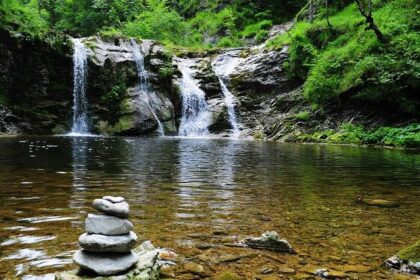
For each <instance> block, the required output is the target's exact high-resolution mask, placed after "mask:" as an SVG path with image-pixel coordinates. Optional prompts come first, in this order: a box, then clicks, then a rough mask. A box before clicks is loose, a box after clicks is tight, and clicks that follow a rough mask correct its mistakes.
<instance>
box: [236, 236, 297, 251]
mask: <svg viewBox="0 0 420 280" xmlns="http://www.w3.org/2000/svg"><path fill="white" fill-rule="evenodd" d="M235 245H237V246H239V247H249V248H254V249H264V250H270V251H275V252H286V253H293V252H294V250H293V248H292V246H291V245H290V244H289V242H288V241H287V240H285V239H280V238H279V235H278V233H277V232H275V231H267V232H265V233H263V234H262V235H261V236H260V237H249V238H245V239H243V240H241V241H239V242H238V243H236V244H235Z"/></svg>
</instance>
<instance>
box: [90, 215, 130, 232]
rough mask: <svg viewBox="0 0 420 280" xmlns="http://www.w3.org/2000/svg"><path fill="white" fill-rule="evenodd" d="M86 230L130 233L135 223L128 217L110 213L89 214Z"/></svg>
mask: <svg viewBox="0 0 420 280" xmlns="http://www.w3.org/2000/svg"><path fill="white" fill-rule="evenodd" d="M85 229H86V232H88V233H97V234H104V235H122V234H128V233H129V232H130V231H131V230H132V229H133V224H132V223H131V222H130V221H129V220H127V219H121V218H118V217H113V216H108V215H95V214H89V215H88V217H87V219H86V225H85Z"/></svg>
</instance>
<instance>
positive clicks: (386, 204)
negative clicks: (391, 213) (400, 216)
mask: <svg viewBox="0 0 420 280" xmlns="http://www.w3.org/2000/svg"><path fill="white" fill-rule="evenodd" d="M357 202H358V203H361V204H365V205H368V206H377V207H383V208H395V207H399V206H400V204H399V203H398V202H395V201H390V200H386V199H363V198H361V197H359V198H357Z"/></svg>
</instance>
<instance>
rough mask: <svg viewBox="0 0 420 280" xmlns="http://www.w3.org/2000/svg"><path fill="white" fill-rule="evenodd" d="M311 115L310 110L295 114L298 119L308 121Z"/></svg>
mask: <svg viewBox="0 0 420 280" xmlns="http://www.w3.org/2000/svg"><path fill="white" fill-rule="evenodd" d="M310 117H311V112H309V111H301V112H299V113H297V114H295V115H294V118H295V119H296V120H298V121H307V120H309V119H310Z"/></svg>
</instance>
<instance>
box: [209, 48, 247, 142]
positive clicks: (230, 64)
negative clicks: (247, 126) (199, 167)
mask: <svg viewBox="0 0 420 280" xmlns="http://www.w3.org/2000/svg"><path fill="white" fill-rule="evenodd" d="M242 60H243V59H242V58H240V57H239V51H231V52H227V53H225V54H222V55H219V56H218V57H216V59H215V60H214V61H213V63H212V65H213V69H214V72H215V73H216V75H217V77H218V78H219V83H220V86H221V88H222V93H223V96H224V101H225V104H226V107H227V111H228V116H229V123H230V125H231V126H232V137H234V138H238V137H239V136H240V133H241V132H240V124H239V123H238V120H237V117H236V112H235V106H236V104H235V102H236V100H235V96H234V95H233V94H232V93H231V92H230V90H229V89H228V87H227V82H228V81H229V75H230V74H231V73H232V72H233V70H234V69H235V67H236V66H237V65H239V63H240V62H241V61H242Z"/></svg>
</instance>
